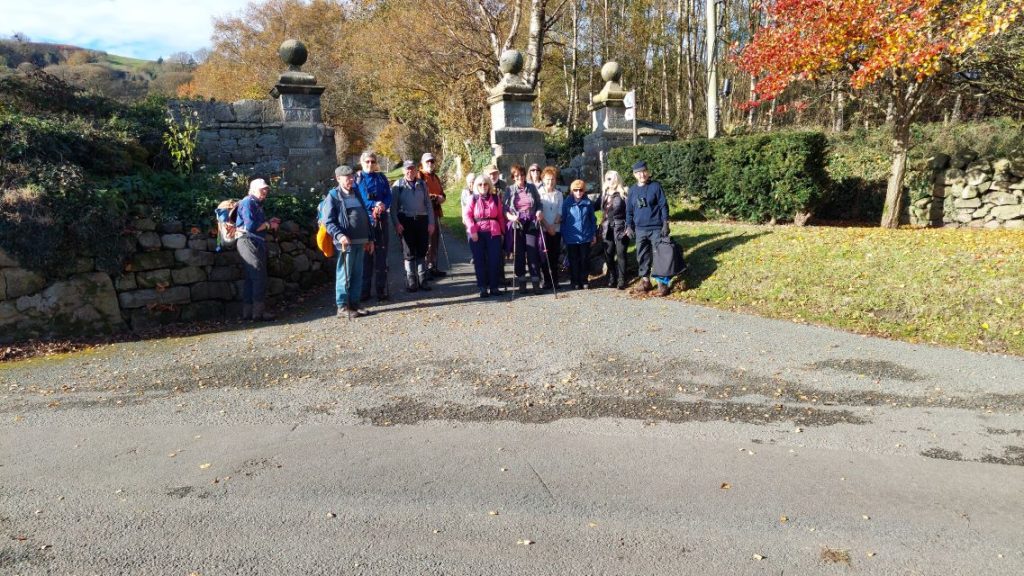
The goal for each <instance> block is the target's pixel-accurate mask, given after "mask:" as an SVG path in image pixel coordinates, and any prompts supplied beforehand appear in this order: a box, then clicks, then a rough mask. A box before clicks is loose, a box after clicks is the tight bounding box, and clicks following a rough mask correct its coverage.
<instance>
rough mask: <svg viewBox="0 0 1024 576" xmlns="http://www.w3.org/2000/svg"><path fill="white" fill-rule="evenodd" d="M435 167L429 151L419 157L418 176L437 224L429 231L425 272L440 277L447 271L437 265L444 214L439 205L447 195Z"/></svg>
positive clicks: (434, 161)
mask: <svg viewBox="0 0 1024 576" xmlns="http://www.w3.org/2000/svg"><path fill="white" fill-rule="evenodd" d="M436 167H437V159H436V158H434V155H433V154H431V153H430V152H427V153H426V154H424V155H423V157H422V158H421V159H420V178H421V179H422V180H423V183H424V184H426V186H427V194H429V195H430V204H431V205H432V206H433V208H434V221H435V222H437V223H438V226H435V227H434V231H433V232H431V234H430V243H429V244H428V245H427V274H428V275H430V277H431V278H440V277H442V276H447V275H448V273H447V272H442V271H441V270H440V269H438V267H437V245H438V244H439V243H440V242H441V226H440V223H441V217H442V216H444V210H443V209H442V207H441V205H442V204H444V201H445V200H446V199H447V196H445V194H444V184H443V183H442V182H441V178H440V177H439V176H438V175H437V173H436V171H435V169H436Z"/></svg>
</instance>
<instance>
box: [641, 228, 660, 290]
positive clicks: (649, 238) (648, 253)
mask: <svg viewBox="0 0 1024 576" xmlns="http://www.w3.org/2000/svg"><path fill="white" fill-rule="evenodd" d="M658 240H661V229H660V228H654V229H648V230H637V231H636V263H637V264H638V265H639V267H640V277H641V278H647V275H648V274H650V273H651V264H652V263H653V262H654V245H655V244H657V243H658Z"/></svg>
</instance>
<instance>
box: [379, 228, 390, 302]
mask: <svg viewBox="0 0 1024 576" xmlns="http://www.w3.org/2000/svg"><path fill="white" fill-rule="evenodd" d="M377 224H378V225H379V226H380V235H381V238H387V236H386V234H387V233H388V228H387V226H385V225H384V224H381V223H380V222H379V221H378V222H377ZM383 248H384V296H386V297H387V298H388V299H390V298H391V252H390V250H389V248H390V246H389V242H387V241H385V242H384V245H383Z"/></svg>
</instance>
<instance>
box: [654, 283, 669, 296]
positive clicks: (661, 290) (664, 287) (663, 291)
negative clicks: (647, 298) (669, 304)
mask: <svg viewBox="0 0 1024 576" xmlns="http://www.w3.org/2000/svg"><path fill="white" fill-rule="evenodd" d="M670 292H672V290H670V289H669V287H668V284H662V283H661V282H658V291H657V292H656V293H655V296H658V297H662V298H663V297H665V296H668V295H669V293H670Z"/></svg>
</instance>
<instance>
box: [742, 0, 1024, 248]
mask: <svg viewBox="0 0 1024 576" xmlns="http://www.w3.org/2000/svg"><path fill="white" fill-rule="evenodd" d="M762 9H763V10H764V13H765V15H766V19H765V20H766V22H765V25H764V27H763V28H761V29H760V30H759V31H758V32H757V34H756V35H755V36H754V38H753V40H752V41H751V43H750V44H749V45H748V46H747V47H746V48H745V49H744V50H743V51H742V53H741V54H740V56H739V57H738V58H737V59H736V62H737V64H738V65H739V66H740V67H741V68H743V69H744V70H745V71H747V72H748V73H750V74H752V75H753V76H754V77H756V78H759V79H760V80H759V81H758V82H757V88H756V98H755V99H756V101H757V102H764V101H767V100H770V99H772V98H774V97H776V96H778V95H779V94H780V93H781V92H782V91H783V90H785V88H786V87H787V86H789V85H790V84H791V83H793V82H797V81H800V80H812V79H814V78H816V77H822V76H828V75H833V74H836V73H839V72H847V74H843V75H841V77H845V78H848V81H849V83H850V88H852V89H853V90H863V89H865V88H868V87H876V88H878V89H881V90H882V91H883V92H885V93H886V94H887V95H888V98H889V99H890V102H891V105H892V172H891V173H890V175H889V183H888V187H887V191H886V196H885V208H884V210H883V212H882V226H883V227H887V228H895V227H897V226H898V225H899V219H900V213H901V212H902V210H903V206H902V203H903V194H902V189H903V177H904V174H905V173H906V168H907V153H908V150H909V149H910V125H911V123H913V122H914V120H915V118H916V117H917V114H918V112H919V110H920V108H921V104H922V103H924V102H925V101H927V99H928V98H929V96H930V95H931V94H932V92H933V89H934V87H935V85H936V77H937V76H938V75H939V74H945V73H949V72H950V71H952V70H955V69H956V68H957V66H958V62H959V61H960V59H961V58H962V57H963V56H964V55H965V54H966V53H967V52H968V51H969V50H971V49H972V48H974V47H975V46H977V45H978V44H979V42H982V41H983V40H986V39H988V38H990V37H992V36H995V35H997V34H999V33H1001V32H1003V31H1004V30H1006V28H1007V27H1008V26H1009V25H1010V24H1011V23H1012V22H1013V21H1014V20H1016V19H1017V18H1019V17H1020V16H1021V13H1022V12H1024V0H764V2H763V3H762Z"/></svg>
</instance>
